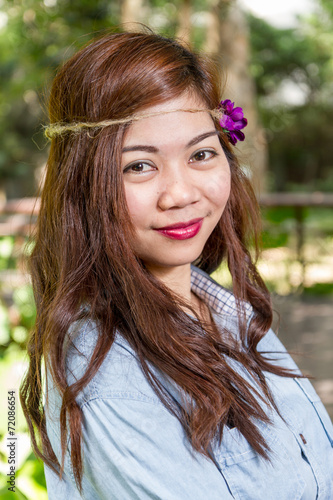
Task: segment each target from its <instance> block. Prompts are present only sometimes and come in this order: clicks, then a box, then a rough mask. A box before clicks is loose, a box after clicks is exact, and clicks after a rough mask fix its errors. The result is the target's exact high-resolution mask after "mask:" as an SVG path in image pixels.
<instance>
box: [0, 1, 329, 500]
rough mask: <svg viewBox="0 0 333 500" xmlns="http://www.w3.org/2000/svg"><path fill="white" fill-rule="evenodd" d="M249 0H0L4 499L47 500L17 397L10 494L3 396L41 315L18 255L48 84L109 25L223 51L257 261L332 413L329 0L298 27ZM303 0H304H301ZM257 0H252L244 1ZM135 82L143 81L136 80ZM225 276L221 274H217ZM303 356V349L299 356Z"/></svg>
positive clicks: (287, 333)
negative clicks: (279, 21) (240, 125)
mask: <svg viewBox="0 0 333 500" xmlns="http://www.w3.org/2000/svg"><path fill="white" fill-rule="evenodd" d="M241 1H242V0H239V1H238V0H176V1H173V2H170V1H165V0H124V1H115V0H95V1H94V2H92V1H91V0H80V1H71V0H43V1H42V0H10V1H9V0H0V78H1V88H0V141H1V145H0V380H1V392H0V398H1V399H0V401H1V405H0V439H1V441H0V458H1V463H0V473H1V476H0V496H1V498H3V499H4V500H5V499H7V498H8V499H12V498H15V499H16V498H17V499H29V500H32V499H34V500H36V499H37V500H38V499H40V500H43V499H46V498H47V494H46V490H45V481H44V475H43V466H42V464H41V462H39V461H37V460H36V459H35V457H34V455H33V454H32V452H31V447H30V441H29V437H28V434H27V426H26V424H25V421H24V418H23V415H22V412H21V410H20V408H19V399H18V393H17V394H16V406H17V420H16V433H17V437H18V441H17V450H18V461H17V476H16V492H15V493H14V494H13V493H11V492H8V490H7V487H8V485H7V484H6V480H7V478H6V474H7V472H8V463H7V458H8V453H7V451H8V450H7V449H6V439H7V392H8V391H9V390H12V389H13V390H16V391H18V387H19V384H20V381H21V379H22V376H23V373H24V371H25V369H26V353H25V342H26V338H27V335H28V331H29V329H30V328H31V327H32V325H33V322H34V317H35V308H34V303H33V296H32V291H31V287H30V284H29V279H28V277H27V275H26V274H25V264H24V257H25V255H27V254H28V253H29V249H30V248H31V243H29V244H28V245H27V244H26V243H27V236H28V234H29V224H30V222H31V220H32V222H33V219H31V217H30V214H29V212H30V211H31V207H32V200H31V198H33V197H35V196H36V193H37V187H38V186H39V185H40V184H41V182H42V179H43V172H44V168H45V162H46V158H47V152H48V143H47V141H46V139H45V137H44V136H43V127H42V125H43V124H46V123H47V113H46V107H47V104H46V102H47V89H48V86H49V83H50V81H51V80H52V77H53V76H54V75H55V71H56V68H57V67H58V66H59V64H61V63H62V62H64V61H65V60H67V59H68V58H69V57H70V56H71V55H72V54H73V53H74V52H75V51H76V50H77V49H78V48H79V47H81V46H82V45H83V44H85V43H86V42H88V41H89V40H90V39H92V38H93V36H95V35H96V34H102V33H103V32H104V31H105V30H110V29H111V30H121V29H138V28H140V26H138V25H135V24H133V23H135V22H140V23H144V24H146V25H148V26H150V27H151V28H153V29H154V30H156V31H157V32H159V33H161V34H164V35H167V36H178V37H180V38H182V39H183V40H184V41H186V42H187V43H190V44H191V45H192V46H193V47H195V48H196V49H200V50H204V51H205V52H207V53H208V54H209V55H210V56H211V57H213V58H214V59H215V61H216V62H217V64H218V65H219V67H220V68H221V72H222V75H227V77H226V78H225V90H224V92H223V97H224V98H226V97H228V98H230V99H232V100H233V101H236V103H237V105H240V106H242V107H243V108H244V111H245V116H246V117H248V119H249V125H248V127H247V129H246V130H245V132H246V135H247V139H246V141H245V143H244V144H242V145H241V147H240V154H241V162H242V167H243V168H244V170H245V171H246V172H247V173H248V175H249V176H251V177H252V178H253V181H254V183H255V186H256V190H257V193H258V196H259V199H260V202H261V206H262V214H263V238H262V240H263V254H262V257H261V259H260V261H259V268H260V270H261V272H262V274H263V276H264V278H265V279H266V282H267V284H268V286H269V288H270V290H271V291H272V293H273V300H274V304H275V307H276V309H277V311H278V312H280V315H281V316H280V322H279V320H278V315H277V316H276V319H275V326H276V329H277V330H278V331H279V335H280V338H281V339H282V340H283V341H284V342H285V344H286V345H287V347H288V348H290V349H292V350H293V352H294V353H295V357H296V358H295V359H296V360H297V362H298V363H299V364H300V366H301V367H302V368H303V369H304V370H305V371H306V373H310V374H311V375H312V376H314V377H315V378H314V385H315V387H316V389H317V390H318V392H319V393H320V395H321V397H322V399H323V401H324V403H325V405H326V407H327V409H328V411H329V412H330V415H331V417H333V368H332V366H333V335H332V325H333V315H332V305H333V224H332V222H333V217H332V207H333V51H332V47H333V31H332V28H333V3H332V2H331V0H313V2H312V6H311V9H309V10H308V11H307V12H305V13H303V14H302V15H301V16H299V17H298V18H297V19H295V20H294V22H293V25H292V26H290V27H281V26H277V25H276V24H270V23H269V22H267V21H265V20H264V19H263V18H262V17H261V16H260V15H257V16H256V15H254V14H253V12H252V13H251V11H250V10H249V9H248V8H246V5H245V1H244V2H243V1H242V3H241ZM304 1H305V0H304ZM246 4H249V2H246ZM138 84H139V82H138ZM214 277H215V278H216V279H217V280H218V281H220V282H221V283H222V284H223V285H225V286H230V280H229V275H228V272H227V270H226V269H225V268H224V267H222V268H221V269H220V270H219V271H218V272H216V273H215V276H214ZM297 353H298V354H297Z"/></svg>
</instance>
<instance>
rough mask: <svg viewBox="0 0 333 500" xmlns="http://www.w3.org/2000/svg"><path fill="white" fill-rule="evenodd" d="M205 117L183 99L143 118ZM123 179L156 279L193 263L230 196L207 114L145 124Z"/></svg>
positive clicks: (128, 146)
mask: <svg viewBox="0 0 333 500" xmlns="http://www.w3.org/2000/svg"><path fill="white" fill-rule="evenodd" d="M191 108H192V109H205V108H206V106H205V104H204V103H202V102H201V103H200V101H199V102H198V99H197V98H195V97H193V96H189V95H187V96H182V97H180V98H178V99H173V100H170V101H168V102H166V103H164V104H160V105H157V106H152V107H150V108H148V109H145V111H144V112H143V113H144V114H146V113H153V112H159V111H166V110H173V109H191ZM122 171H123V179H124V187H125V195H126V201H127V205H128V210H129V214H130V216H131V220H132V223H133V225H134V228H135V232H136V238H135V241H134V251H135V253H136V255H137V257H139V258H140V259H142V261H143V262H144V263H145V265H146V267H147V269H149V271H150V272H152V273H153V274H158V273H161V271H167V270H168V269H171V268H174V267H178V266H189V265H190V264H191V262H193V261H194V260H196V259H197V258H198V257H199V256H200V254H201V252H202V250H203V248H204V245H205V243H206V241H207V239H208V237H209V236H210V234H211V233H212V231H213V229H214V228H215V226H216V224H217V223H218V221H219V219H220V217H221V215H222V213H223V210H224V207H225V205H226V202H227V200H228V197H229V193H230V170H229V165H228V161H227V158H226V156H225V154H224V152H223V149H222V147H221V144H220V142H219V139H218V136H217V132H216V129H215V126H214V123H213V120H212V118H211V117H210V115H209V113H205V112H203V113H189V112H187V113H186V112H182V111H177V112H174V113H169V114H165V115H162V114H161V115H157V116H152V117H148V118H143V119H141V120H139V121H137V122H134V123H133V124H132V125H131V126H130V128H129V129H128V132H127V133H126V136H125V139H124V144H123V153H122Z"/></svg>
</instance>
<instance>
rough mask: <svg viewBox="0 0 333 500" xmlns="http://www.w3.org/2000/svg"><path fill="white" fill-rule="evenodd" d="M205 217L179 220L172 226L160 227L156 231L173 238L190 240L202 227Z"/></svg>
mask: <svg viewBox="0 0 333 500" xmlns="http://www.w3.org/2000/svg"><path fill="white" fill-rule="evenodd" d="M202 222H203V219H202V218H201V219H193V220H190V221H188V222H177V223H176V224H171V225H170V226H165V227H160V228H157V229H155V231H157V232H159V233H160V234H163V235H164V236H166V237H167V238H171V239H172V240H188V239H190V238H194V236H196V235H197V234H198V232H199V231H200V229H201V226H202Z"/></svg>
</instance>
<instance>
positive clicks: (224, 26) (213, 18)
mask: <svg viewBox="0 0 333 500" xmlns="http://www.w3.org/2000/svg"><path fill="white" fill-rule="evenodd" d="M207 20H208V26H207V37H206V42H205V45H204V47H203V48H204V50H205V51H206V52H207V53H208V54H209V55H211V56H213V57H214V59H215V60H217V62H218V64H219V66H220V67H221V72H222V81H223V82H225V84H224V89H223V94H222V95H223V97H224V98H229V99H231V100H232V101H235V105H236V106H241V107H242V108H243V109H244V115H245V117H246V118H247V119H248V125H247V127H246V128H245V130H244V132H245V135H246V139H245V141H244V143H239V142H238V143H237V147H238V150H239V152H240V161H241V165H242V166H243V167H244V169H245V170H246V171H247V172H248V174H249V175H250V176H251V178H252V180H253V183H254V186H255V189H256V191H257V192H260V191H264V190H265V188H266V182H265V181H266V179H265V176H266V172H267V143H266V140H265V133H264V130H263V128H262V127H261V126H260V124H259V117H258V113H257V108H256V102H255V100H256V91H255V86H254V81H253V79H252V77H251V74H250V69H249V63H250V44H249V29H248V26H247V23H246V18H245V15H244V13H243V11H242V10H241V8H240V7H239V6H238V2H237V0H214V2H213V6H212V9H211V12H209V13H208V16H207Z"/></svg>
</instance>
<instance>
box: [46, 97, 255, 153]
mask: <svg viewBox="0 0 333 500" xmlns="http://www.w3.org/2000/svg"><path fill="white" fill-rule="evenodd" d="M234 104H235V103H233V102H231V101H230V100H229V99H226V100H225V101H221V102H220V104H219V105H218V106H217V108H215V109H171V110H167V111H157V112H155V113H154V112H153V113H146V114H145V113H141V114H138V115H135V114H134V115H130V116H127V117H125V118H119V119H115V120H103V121H100V122H73V123H51V124H50V125H48V126H47V127H45V129H44V134H45V136H46V137H47V138H48V139H53V138H54V137H57V136H61V135H63V134H66V133H68V132H72V133H78V132H81V131H82V130H89V129H94V130H98V129H102V128H105V127H109V126H110V125H119V124H123V123H130V122H135V121H138V120H143V119H144V118H150V117H152V116H158V115H166V114H169V113H176V112H179V111H183V112H186V113H203V112H205V113H209V114H210V115H211V116H212V117H213V118H215V119H217V120H218V121H219V124H220V125H221V127H222V130H223V131H224V132H225V133H226V134H227V136H228V139H229V141H230V142H231V144H233V145H235V144H236V142H237V141H244V139H245V135H244V134H243V132H241V129H242V128H244V127H246V125H247V119H246V118H244V115H243V110H242V108H234Z"/></svg>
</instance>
